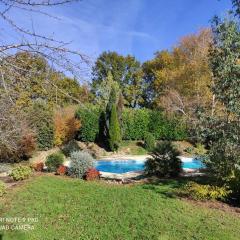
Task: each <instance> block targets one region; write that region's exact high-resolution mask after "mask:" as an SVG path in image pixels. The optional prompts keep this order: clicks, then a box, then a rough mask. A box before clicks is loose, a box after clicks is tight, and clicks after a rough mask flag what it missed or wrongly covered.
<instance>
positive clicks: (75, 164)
mask: <svg viewBox="0 0 240 240" xmlns="http://www.w3.org/2000/svg"><path fill="white" fill-rule="evenodd" d="M93 166H94V159H93V157H92V156H91V155H90V154H89V153H87V152H84V151H76V152H72V153H71V156H70V167H69V173H70V175H71V176H73V177H77V178H81V179H82V178H83V177H84V175H85V173H86V172H87V170H88V169H89V168H93Z"/></svg>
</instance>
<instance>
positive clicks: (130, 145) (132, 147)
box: [119, 141, 148, 155]
mask: <svg viewBox="0 0 240 240" xmlns="http://www.w3.org/2000/svg"><path fill="white" fill-rule="evenodd" d="M119 150H120V151H124V152H126V153H127V154H130V155H146V154H148V151H147V150H146V149H145V148H144V147H143V146H142V144H141V142H139V141H122V143H121V146H120V149H119Z"/></svg>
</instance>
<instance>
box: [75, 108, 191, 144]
mask: <svg viewBox="0 0 240 240" xmlns="http://www.w3.org/2000/svg"><path fill="white" fill-rule="evenodd" d="M100 113H101V111H100V108H98V107H94V106H92V105H91V106H90V107H89V106H88V107H85V108H81V109H78V110H77V112H76V117H77V118H78V119H79V120H80V122H81V128H80V130H79V134H78V139H79V140H81V141H84V142H94V141H95V140H96V139H97V137H98V134H99V123H100V121H99V119H100ZM147 133H151V134H152V135H153V136H154V137H155V139H156V140H184V139H186V138H187V127H186V124H185V123H184V122H183V121H182V120H181V119H178V118H177V117H171V118H170V117H167V116H166V115H165V114H164V113H163V112H161V111H155V110H150V109H144V108H143V109H130V108H125V109H124V110H123V113H122V139H123V140H144V137H145V136H146V134H147ZM100 140H101V141H103V139H100Z"/></svg>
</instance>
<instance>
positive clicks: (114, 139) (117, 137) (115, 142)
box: [109, 104, 121, 151]
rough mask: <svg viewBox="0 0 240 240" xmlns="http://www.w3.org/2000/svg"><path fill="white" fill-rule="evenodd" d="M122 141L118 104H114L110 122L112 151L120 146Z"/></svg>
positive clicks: (110, 145)
mask: <svg viewBox="0 0 240 240" xmlns="http://www.w3.org/2000/svg"><path fill="white" fill-rule="evenodd" d="M120 143H121V129H120V124H119V121H118V116H117V109H116V104H113V106H112V110H111V116H110V123H109V147H110V149H111V150H112V151H115V150H117V149H118V148H119V145H120Z"/></svg>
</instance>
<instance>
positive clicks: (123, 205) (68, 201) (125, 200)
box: [0, 176, 240, 240]
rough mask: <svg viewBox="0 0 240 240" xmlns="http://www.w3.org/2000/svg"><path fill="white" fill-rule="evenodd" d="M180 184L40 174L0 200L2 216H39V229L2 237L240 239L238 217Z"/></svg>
mask: <svg viewBox="0 0 240 240" xmlns="http://www.w3.org/2000/svg"><path fill="white" fill-rule="evenodd" d="M177 187H179V183H178V182H177V181H173V180H170V181H165V182H162V183H158V184H145V185H134V186H129V185H127V186H125V185H123V186H119V185H117V186H116V185H115V186H114V185H108V184H104V183H101V182H100V183H96V182H85V181H81V180H79V179H71V178H61V177H56V176H42V177H38V178H36V179H34V180H33V181H31V182H28V183H26V185H24V186H21V187H19V189H15V190H14V191H12V192H11V193H9V194H7V195H5V201H1V202H0V213H1V217H4V216H18V217H36V218H38V221H37V222H35V223H33V226H34V229H33V230H31V231H25V232H23V231H13V232H11V231H5V232H4V231H1V234H2V239H3V240H8V239H18V240H23V239H24V240H30V239H31V240H32V239H46V240H52V239H53V236H54V238H56V239H106V240H108V239H110V240H112V239H122V240H126V239H149V240H150V239H151V240H155V239H156V240H157V239H163V240H169V239H171V240H182V239H184V240H192V239H197V240H203V239H212V240H226V239H228V240H238V239H239V235H240V229H239V224H240V218H239V216H238V215H235V214H231V213H227V212H222V211H220V210H214V209H209V208H207V207H204V206H198V205H197V206H195V205H192V204H191V203H188V202H185V201H183V200H179V199H177V198H174V197H172V196H171V195H168V192H169V191H172V190H173V189H175V188H177ZM46 196H47V197H46ZM6 202H7V203H8V204H6ZM50 226H53V227H50Z"/></svg>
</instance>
